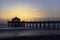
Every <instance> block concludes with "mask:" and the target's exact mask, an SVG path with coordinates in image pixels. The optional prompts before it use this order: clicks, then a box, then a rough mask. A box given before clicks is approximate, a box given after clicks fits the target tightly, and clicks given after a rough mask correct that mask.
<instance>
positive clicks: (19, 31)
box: [0, 24, 60, 38]
mask: <svg viewBox="0 0 60 40" xmlns="http://www.w3.org/2000/svg"><path fill="white" fill-rule="evenodd" d="M40 35H60V30H57V29H55V30H54V29H53V30H50V29H49V30H48V29H29V28H26V29H25V28H23V27H22V28H21V27H16V28H14V27H8V26H7V25H6V24H1V25H0V38H6V37H7V38H8V37H17V36H40Z"/></svg>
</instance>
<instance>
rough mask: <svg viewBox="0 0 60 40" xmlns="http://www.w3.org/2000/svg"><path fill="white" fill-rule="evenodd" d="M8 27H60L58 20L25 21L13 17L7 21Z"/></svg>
mask: <svg viewBox="0 0 60 40" xmlns="http://www.w3.org/2000/svg"><path fill="white" fill-rule="evenodd" d="M8 27H24V28H38V29H40V28H41V29H48V28H50V29H51V28H54V29H55V28H56V29H59V28H60V21H37V22H27V21H21V20H20V19H19V18H17V17H15V18H13V19H12V20H11V21H8Z"/></svg>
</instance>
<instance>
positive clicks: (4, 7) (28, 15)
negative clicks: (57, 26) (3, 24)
mask: <svg viewBox="0 0 60 40" xmlns="http://www.w3.org/2000/svg"><path fill="white" fill-rule="evenodd" d="M15 16H17V17H18V18H20V19H22V20H29V19H33V18H42V17H60V0H0V19H11V18H13V17H15Z"/></svg>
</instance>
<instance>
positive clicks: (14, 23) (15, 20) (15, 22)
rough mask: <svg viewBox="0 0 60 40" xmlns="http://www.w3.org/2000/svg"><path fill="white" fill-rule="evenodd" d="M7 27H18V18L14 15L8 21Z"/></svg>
mask: <svg viewBox="0 0 60 40" xmlns="http://www.w3.org/2000/svg"><path fill="white" fill-rule="evenodd" d="M8 26H9V27H20V19H19V18H17V17H15V18H13V19H12V20H11V21H8Z"/></svg>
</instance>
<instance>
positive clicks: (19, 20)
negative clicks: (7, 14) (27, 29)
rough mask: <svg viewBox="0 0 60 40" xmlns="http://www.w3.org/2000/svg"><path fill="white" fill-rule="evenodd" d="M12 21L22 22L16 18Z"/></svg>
mask: <svg viewBox="0 0 60 40" xmlns="http://www.w3.org/2000/svg"><path fill="white" fill-rule="evenodd" d="M12 21H14V22H20V19H19V18H17V17H15V18H13V19H12Z"/></svg>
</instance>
